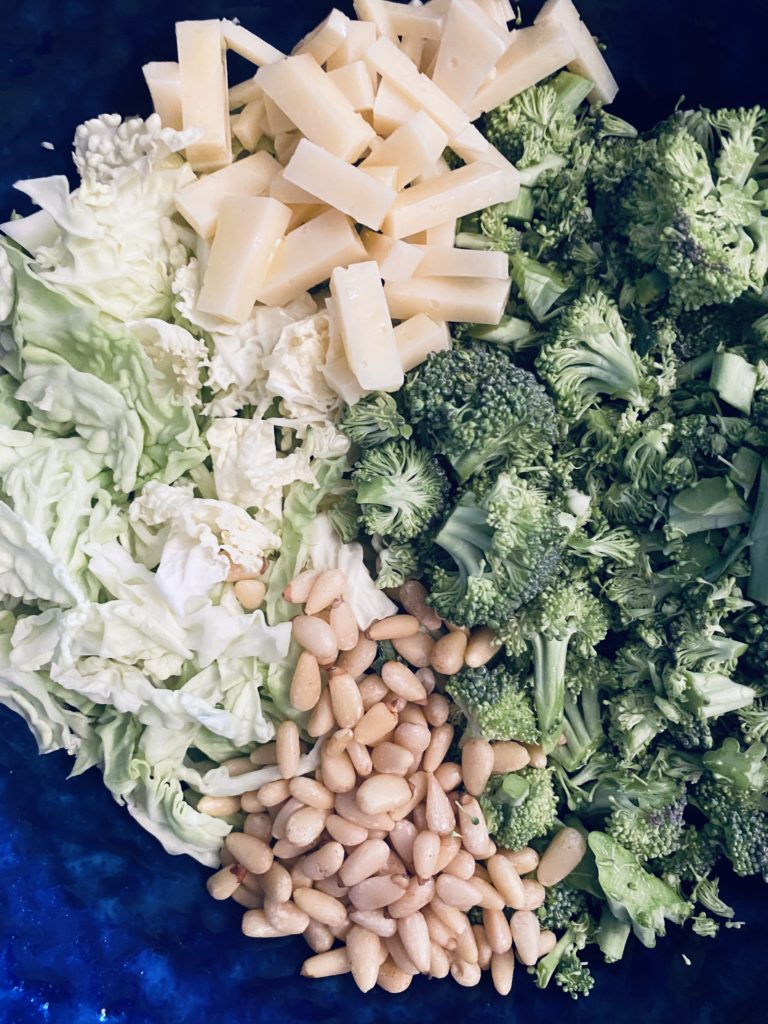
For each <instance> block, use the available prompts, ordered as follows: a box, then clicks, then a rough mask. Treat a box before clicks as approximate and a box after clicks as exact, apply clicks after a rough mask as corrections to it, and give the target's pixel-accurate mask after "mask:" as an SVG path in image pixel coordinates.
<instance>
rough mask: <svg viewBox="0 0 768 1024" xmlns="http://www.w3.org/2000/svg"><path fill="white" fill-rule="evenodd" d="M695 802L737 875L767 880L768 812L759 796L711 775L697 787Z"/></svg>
mask: <svg viewBox="0 0 768 1024" xmlns="http://www.w3.org/2000/svg"><path fill="white" fill-rule="evenodd" d="M694 800H695V803H696V806H697V807H698V808H699V809H700V810H701V811H702V813H703V814H705V815H706V817H707V818H708V820H709V827H711V828H712V829H713V830H714V832H715V834H716V835H717V836H718V838H719V840H720V842H721V844H722V848H723V852H724V853H725V855H726V856H727V857H728V859H729V860H730V862H731V864H732V865H733V870H734V871H735V872H736V874H737V875H762V876H763V877H764V878H766V879H768V812H766V810H765V809H764V806H763V800H762V797H761V794H760V793H755V792H753V791H751V790H743V789H739V788H737V787H735V786H732V785H730V784H729V783H727V782H725V781H721V780H718V779H715V778H713V777H711V776H710V777H706V778H704V779H703V780H702V781H701V782H700V783H699V785H698V786H697V787H696V791H695V797H694Z"/></svg>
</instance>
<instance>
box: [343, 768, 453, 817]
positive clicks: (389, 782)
mask: <svg viewBox="0 0 768 1024" xmlns="http://www.w3.org/2000/svg"><path fill="white" fill-rule="evenodd" d="M441 792H442V790H441ZM410 798H411V787H410V786H409V785H408V783H407V782H406V781H405V779H402V778H400V777H399V776H397V775H371V776H370V777H369V778H367V779H365V781H364V782H362V783H361V784H360V787H359V788H358V790H357V794H356V799H357V805H358V807H359V808H360V810H361V811H363V812H364V813H365V814H382V813H386V812H387V811H391V810H394V809H395V808H396V807H400V806H401V805H402V804H405V803H407V802H408V800H410Z"/></svg>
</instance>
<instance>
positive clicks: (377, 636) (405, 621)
mask: <svg viewBox="0 0 768 1024" xmlns="http://www.w3.org/2000/svg"><path fill="white" fill-rule="evenodd" d="M419 628H420V627H419V620H418V619H416V618H414V617H413V615H389V616H387V618H385V619H379V621H378V622H374V623H373V624H372V625H371V626H369V627H368V630H367V631H366V635H367V636H368V639H369V640H376V641H379V640H401V639H402V638H403V637H404V636H415V635H416V634H417V633H418V632H419Z"/></svg>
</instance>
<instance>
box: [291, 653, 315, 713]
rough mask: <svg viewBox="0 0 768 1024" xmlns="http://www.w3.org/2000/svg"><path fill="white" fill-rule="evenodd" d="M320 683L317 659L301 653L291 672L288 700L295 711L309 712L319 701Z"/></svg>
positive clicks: (311, 655)
mask: <svg viewBox="0 0 768 1024" xmlns="http://www.w3.org/2000/svg"><path fill="white" fill-rule="evenodd" d="M321 691H322V682H321V679H320V666H319V665H318V663H317V658H316V657H315V656H314V654H310V652H309V651H302V652H301V654H300V655H299V657H298V659H297V661H296V668H295V669H294V670H293V678H292V679H291V689H290V693H289V698H288V699H289V700H290V702H291V706H292V707H294V708H296V710H297V711H311V710H312V708H313V707H315V705H316V704H317V702H318V701H319V700H320V693H321Z"/></svg>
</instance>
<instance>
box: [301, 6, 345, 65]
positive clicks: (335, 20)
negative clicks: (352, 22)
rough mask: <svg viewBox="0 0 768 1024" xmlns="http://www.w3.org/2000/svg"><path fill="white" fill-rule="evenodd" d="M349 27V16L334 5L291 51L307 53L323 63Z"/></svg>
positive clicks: (338, 44)
mask: <svg viewBox="0 0 768 1024" xmlns="http://www.w3.org/2000/svg"><path fill="white" fill-rule="evenodd" d="M348 29H349V18H348V17H347V16H346V14H343V13H342V12H341V11H339V10H337V9H336V8H335V7H334V8H333V10H332V11H331V13H330V14H329V15H328V17H327V18H326V19H325V21H321V22H320V24H319V25H318V26H317V28H315V29H313V30H312V31H311V32H310V33H308V34H307V35H306V36H304V38H303V39H302V40H300V41H299V42H298V43H297V44H296V46H294V48H293V51H292V52H293V53H308V54H309V55H310V57H314V58H315V60H316V61H317V63H318V64H325V62H326V61H327V60H328V58H329V57H330V56H331V54H332V53H334V52H335V51H336V50H338V48H339V46H340V45H341V44H342V42H343V41H344V39H346V36H347V31H348Z"/></svg>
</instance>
